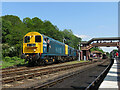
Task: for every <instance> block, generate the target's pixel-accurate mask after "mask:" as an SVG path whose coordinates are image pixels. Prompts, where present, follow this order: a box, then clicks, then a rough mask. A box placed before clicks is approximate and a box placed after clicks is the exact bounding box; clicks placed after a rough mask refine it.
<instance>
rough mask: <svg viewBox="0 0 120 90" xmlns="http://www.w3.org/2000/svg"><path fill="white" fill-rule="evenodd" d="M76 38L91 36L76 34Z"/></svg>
mask: <svg viewBox="0 0 120 90" xmlns="http://www.w3.org/2000/svg"><path fill="white" fill-rule="evenodd" d="M74 35H75V36H77V37H79V38H88V37H89V36H87V35H77V34H74Z"/></svg>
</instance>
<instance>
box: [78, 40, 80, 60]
mask: <svg viewBox="0 0 120 90" xmlns="http://www.w3.org/2000/svg"><path fill="white" fill-rule="evenodd" d="M78 46H79V51H80V42H79V45H78ZM78 61H80V52H79V58H78Z"/></svg>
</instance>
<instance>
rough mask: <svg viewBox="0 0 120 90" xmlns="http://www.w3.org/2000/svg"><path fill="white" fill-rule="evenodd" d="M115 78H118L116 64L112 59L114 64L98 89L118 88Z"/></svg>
mask: <svg viewBox="0 0 120 90" xmlns="http://www.w3.org/2000/svg"><path fill="white" fill-rule="evenodd" d="M117 77H118V75H117V62H116V59H114V64H113V65H112V67H111V69H110V70H109V72H108V74H107V76H106V77H105V79H104V81H103V82H102V84H101V85H100V87H99V89H101V88H118V81H117Z"/></svg>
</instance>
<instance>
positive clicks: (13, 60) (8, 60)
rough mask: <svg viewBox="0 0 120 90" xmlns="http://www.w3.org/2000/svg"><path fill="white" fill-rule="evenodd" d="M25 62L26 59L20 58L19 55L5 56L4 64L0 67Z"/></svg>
mask: <svg viewBox="0 0 120 90" xmlns="http://www.w3.org/2000/svg"><path fill="white" fill-rule="evenodd" d="M23 64H24V59H20V58H18V57H5V58H3V60H2V64H0V66H2V67H0V69H1V68H7V67H10V66H14V65H23Z"/></svg>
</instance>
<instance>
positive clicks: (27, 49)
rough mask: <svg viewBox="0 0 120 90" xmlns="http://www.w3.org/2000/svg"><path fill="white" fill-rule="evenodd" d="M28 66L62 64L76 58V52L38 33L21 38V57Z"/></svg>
mask: <svg viewBox="0 0 120 90" xmlns="http://www.w3.org/2000/svg"><path fill="white" fill-rule="evenodd" d="M22 57H24V58H25V59H26V61H28V63H29V64H38V65H40V64H45V63H53V62H57V61H58V62H64V61H68V60H75V59H77V58H78V50H76V49H74V48H72V47H70V46H68V45H66V44H64V43H61V42H59V41H57V40H54V39H52V38H50V37H48V36H45V35H43V34H40V33H38V32H29V33H27V34H26V35H25V36H24V38H23V55H22Z"/></svg>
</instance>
